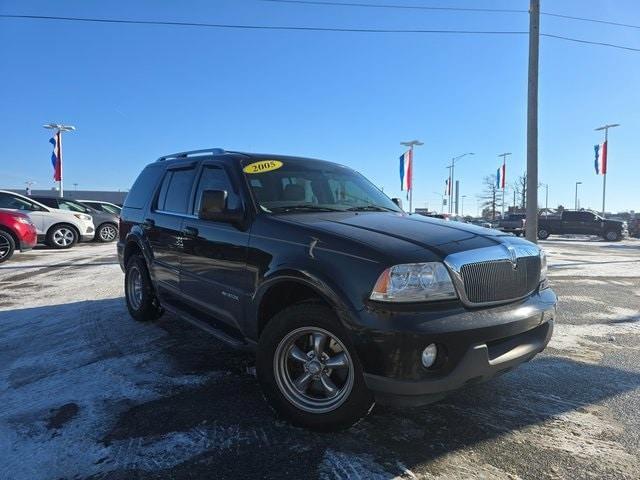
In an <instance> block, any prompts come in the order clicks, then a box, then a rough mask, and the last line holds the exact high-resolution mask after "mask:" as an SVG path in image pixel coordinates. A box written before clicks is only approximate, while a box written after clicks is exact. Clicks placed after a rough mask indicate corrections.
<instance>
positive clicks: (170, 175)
mask: <svg viewBox="0 0 640 480" xmlns="http://www.w3.org/2000/svg"><path fill="white" fill-rule="evenodd" d="M195 173H196V170H195V168H185V169H180V170H168V171H167V173H166V174H165V176H164V179H163V180H162V187H161V188H160V194H159V195H158V202H157V204H156V209H157V210H162V211H163V212H171V213H187V210H188V209H189V199H190V197H191V187H192V186H193V179H194V177H195Z"/></svg>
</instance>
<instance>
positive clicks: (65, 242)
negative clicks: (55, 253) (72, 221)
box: [52, 227, 76, 247]
mask: <svg viewBox="0 0 640 480" xmlns="http://www.w3.org/2000/svg"><path fill="white" fill-rule="evenodd" d="M52 238H53V242H54V243H55V244H56V245H58V246H59V247H68V246H69V245H71V244H72V243H73V242H74V241H75V239H76V234H75V233H74V232H73V230H71V229H70V228H67V227H62V228H58V229H57V230H56V231H55V232H53V236H52Z"/></svg>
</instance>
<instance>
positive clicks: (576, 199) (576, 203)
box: [573, 182, 582, 210]
mask: <svg viewBox="0 0 640 480" xmlns="http://www.w3.org/2000/svg"><path fill="white" fill-rule="evenodd" d="M578 185H582V182H576V198H575V201H574V204H573V205H574V207H573V208H574V209H575V210H578Z"/></svg>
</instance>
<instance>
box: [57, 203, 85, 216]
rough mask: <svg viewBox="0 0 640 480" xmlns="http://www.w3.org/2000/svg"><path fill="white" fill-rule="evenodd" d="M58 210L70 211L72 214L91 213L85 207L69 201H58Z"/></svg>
mask: <svg viewBox="0 0 640 480" xmlns="http://www.w3.org/2000/svg"><path fill="white" fill-rule="evenodd" d="M58 208H59V209H61V210H69V211H72V212H82V213H89V212H90V210H89V209H88V208H87V207H85V206H84V205H80V204H79V203H76V202H71V201H69V200H58Z"/></svg>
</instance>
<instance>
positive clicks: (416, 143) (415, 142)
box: [400, 140, 424, 214]
mask: <svg viewBox="0 0 640 480" xmlns="http://www.w3.org/2000/svg"><path fill="white" fill-rule="evenodd" d="M400 145H404V146H405V147H409V152H411V157H410V158H411V160H410V172H411V173H410V176H409V183H408V186H409V214H411V209H412V203H413V147H415V146H418V147H419V146H420V145H424V143H423V142H421V141H420V140H410V141H408V142H400Z"/></svg>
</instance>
